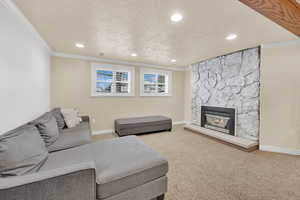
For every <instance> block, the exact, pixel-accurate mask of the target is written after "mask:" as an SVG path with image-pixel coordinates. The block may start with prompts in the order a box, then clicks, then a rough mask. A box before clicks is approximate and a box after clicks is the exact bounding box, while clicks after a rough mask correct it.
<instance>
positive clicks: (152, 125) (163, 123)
mask: <svg viewBox="0 0 300 200" xmlns="http://www.w3.org/2000/svg"><path fill="white" fill-rule="evenodd" d="M165 130H168V131H171V130H172V119H170V118H168V117H165V116H147V117H135V118H124V119H117V120H115V132H116V133H117V134H118V135H119V136H126V135H137V134H142V133H150V132H156V131H165Z"/></svg>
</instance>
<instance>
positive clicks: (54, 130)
mask: <svg viewBox="0 0 300 200" xmlns="http://www.w3.org/2000/svg"><path fill="white" fill-rule="evenodd" d="M31 123H32V124H34V125H35V126H36V127H37V128H38V130H39V132H40V134H41V136H42V138H43V139H44V141H45V143H46V146H50V145H51V144H53V143H54V142H55V141H56V140H57V139H58V136H59V130H58V126H57V122H56V119H55V117H54V116H53V115H52V113H45V114H44V115H42V116H41V117H39V118H37V119H36V120H34V121H32V122H31Z"/></svg>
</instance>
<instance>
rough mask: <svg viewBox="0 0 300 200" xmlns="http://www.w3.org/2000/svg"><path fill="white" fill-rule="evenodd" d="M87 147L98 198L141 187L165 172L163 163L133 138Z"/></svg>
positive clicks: (152, 151) (165, 165)
mask: <svg viewBox="0 0 300 200" xmlns="http://www.w3.org/2000/svg"><path fill="white" fill-rule="evenodd" d="M91 146H92V151H93V155H94V160H95V163H96V177H97V180H96V181H97V198H98V199H104V198H107V197H109V196H113V195H116V194H119V193H121V192H124V191H126V190H129V189H132V188H135V187H137V186H140V185H143V184H145V183H147V182H150V181H152V180H155V179H157V178H159V177H162V176H165V175H166V173H167V171H168V162H167V160H166V159H165V158H164V157H162V156H161V155H160V154H159V153H157V152H156V151H154V150H153V149H151V148H150V147H148V146H147V145H145V144H144V143H142V142H141V141H140V140H138V139H137V137H136V136H127V137H123V138H116V139H111V140H104V141H99V142H95V143H92V144H91Z"/></svg>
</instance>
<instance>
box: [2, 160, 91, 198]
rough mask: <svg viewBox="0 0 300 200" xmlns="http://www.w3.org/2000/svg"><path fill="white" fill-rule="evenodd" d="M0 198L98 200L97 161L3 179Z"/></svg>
mask: <svg viewBox="0 0 300 200" xmlns="http://www.w3.org/2000/svg"><path fill="white" fill-rule="evenodd" d="M0 196H1V199H2V197H3V199H6V200H13V199H22V200H47V199H64V200H82V199H85V200H95V199H96V183H95V166H94V162H84V163H80V164H76V165H71V166H66V167H64V168H57V169H53V170H48V171H41V172H36V173H32V174H28V175H24V176H15V177H7V178H0Z"/></svg>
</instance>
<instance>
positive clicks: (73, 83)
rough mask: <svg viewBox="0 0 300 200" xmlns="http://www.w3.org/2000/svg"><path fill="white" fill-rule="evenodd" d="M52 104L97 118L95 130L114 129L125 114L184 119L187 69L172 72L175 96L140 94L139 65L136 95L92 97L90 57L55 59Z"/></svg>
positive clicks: (136, 78) (136, 73)
mask: <svg viewBox="0 0 300 200" xmlns="http://www.w3.org/2000/svg"><path fill="white" fill-rule="evenodd" d="M51 74H52V76H51V105H52V107H62V108H69V107H76V108H78V109H79V111H80V113H81V114H83V115H89V116H90V117H91V118H92V119H94V120H95V123H92V124H91V125H92V130H93V131H94V132H98V131H107V130H111V129H113V128H114V120H115V119H118V118H124V117H138V116H147V115H165V116H168V117H171V118H172V120H173V122H180V121H183V119H184V114H183V105H184V72H183V71H173V72H172V88H173V89H172V96H166V97H141V96H139V81H140V68H139V67H136V68H135V86H136V88H135V91H136V92H135V96H132V97H91V89H90V84H91V77H90V74H91V63H90V62H89V61H87V60H80V59H70V58H60V57H53V58H52V68H51Z"/></svg>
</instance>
